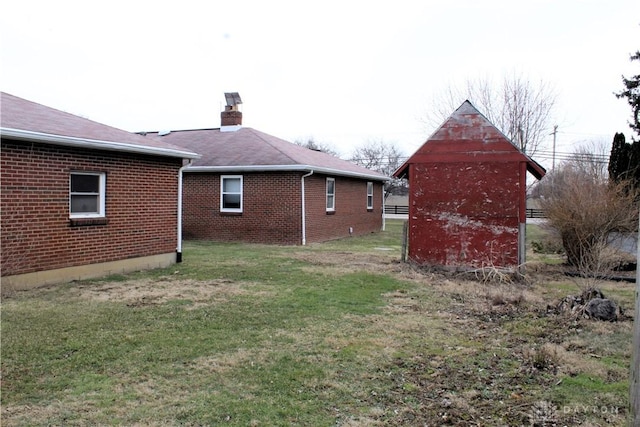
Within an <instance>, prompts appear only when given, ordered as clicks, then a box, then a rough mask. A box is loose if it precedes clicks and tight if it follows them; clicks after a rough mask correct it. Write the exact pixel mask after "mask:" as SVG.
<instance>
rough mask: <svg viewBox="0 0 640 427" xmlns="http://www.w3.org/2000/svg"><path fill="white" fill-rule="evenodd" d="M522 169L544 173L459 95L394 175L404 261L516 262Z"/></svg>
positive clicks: (521, 235)
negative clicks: (403, 220)
mask: <svg viewBox="0 0 640 427" xmlns="http://www.w3.org/2000/svg"><path fill="white" fill-rule="evenodd" d="M527 171H529V172H530V173H531V174H532V175H533V176H534V177H535V178H537V179H541V178H542V177H543V176H544V174H545V170H544V168H542V166H540V165H539V164H538V163H536V162H535V161H533V160H532V159H531V158H530V157H528V156H527V155H525V154H524V153H523V152H522V151H520V149H518V148H517V147H516V146H515V145H514V144H513V143H512V142H511V141H510V140H509V138H507V137H506V136H505V135H504V134H503V133H502V132H500V131H499V130H498V129H497V128H496V127H495V126H494V125H493V124H492V123H491V122H490V121H489V120H488V119H487V118H486V117H485V116H484V115H482V114H481V113H480V112H479V111H478V110H477V109H476V108H475V107H474V106H473V105H472V104H471V103H470V102H469V101H465V102H464V103H463V104H462V105H461V106H460V107H459V108H458V109H457V110H456V111H455V112H454V113H453V114H452V115H451V116H450V117H449V118H448V119H447V120H446V121H445V122H444V123H443V124H442V125H441V126H440V127H439V128H438V129H437V130H436V131H435V133H434V134H433V135H432V136H431V137H430V138H429V139H428V140H427V141H426V142H425V143H424V144H423V145H422V147H420V148H419V149H418V151H416V152H415V153H414V154H413V155H412V156H411V157H410V158H409V159H408V160H407V161H406V162H405V163H404V164H403V165H402V166H401V167H400V168H399V169H398V170H397V171H396V172H395V174H394V176H396V177H400V178H402V177H404V178H407V179H408V180H409V232H408V245H409V250H408V258H409V260H411V261H412V262H415V263H417V264H422V265H433V266H445V267H448V268H454V269H458V268H460V269H465V268H479V267H500V268H513V267H517V266H519V265H522V264H523V263H524V260H525V245H524V241H525V240H524V239H525V225H526V174H527Z"/></svg>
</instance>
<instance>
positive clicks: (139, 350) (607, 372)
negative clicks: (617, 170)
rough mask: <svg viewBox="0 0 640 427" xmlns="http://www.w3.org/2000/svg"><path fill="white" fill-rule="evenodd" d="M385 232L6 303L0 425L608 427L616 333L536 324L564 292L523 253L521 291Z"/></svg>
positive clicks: (554, 321) (622, 402) (396, 232)
mask: <svg viewBox="0 0 640 427" xmlns="http://www.w3.org/2000/svg"><path fill="white" fill-rule="evenodd" d="M401 229H402V223H401V221H397V220H396V221H394V220H390V221H388V222H387V231H385V232H382V233H378V234H372V235H367V236H363V237H353V238H347V239H342V240H337V241H333V242H328V243H324V244H312V245H309V246H306V247H281V246H265V245H249V244H229V243H211V242H187V243H186V244H185V246H184V262H183V263H182V264H179V265H175V266H172V267H171V268H167V269H161V270H154V271H150V272H139V273H135V274H131V275H121V276H112V277H108V278H105V279H102V280H91V281H83V282H74V283H69V284H65V285H59V286H54V287H48V288H43V289H36V290H31V291H24V292H16V293H13V294H11V295H7V296H5V297H4V298H3V300H2V313H1V314H2V324H1V327H2V330H1V333H2V347H1V357H2V359H1V368H2V389H1V391H2V400H1V403H2V418H1V421H2V425H3V426H16V425H139V426H142V425H156V426H160V425H162V426H164V425H225V426H227V425H229V426H278V425H282V426H285V425H286V426H289V425H304V426H335V425H341V426H386V425H447V424H448V425H465V426H466V425H482V426H494V425H495V426H503V425H509V426H511V425H532V423H533V422H538V423H539V424H538V425H553V424H551V422H556V423H557V425H603V424H609V425H625V421H626V418H627V407H628V394H629V391H628V386H629V381H628V380H629V366H630V358H631V334H632V322H631V321H624V322H616V323H605V322H594V321H590V320H586V319H581V318H577V319H576V318H572V317H571V316H568V315H558V314H555V313H553V312H551V311H549V310H548V309H547V307H548V306H549V305H552V306H553V305H555V304H556V303H557V302H558V301H559V300H560V299H561V298H562V297H564V296H567V295H569V294H578V293H580V287H581V284H580V283H579V282H575V281H573V280H575V279H569V278H567V277H565V276H563V275H561V274H559V273H558V268H559V267H558V266H557V265H550V264H549V263H548V262H546V261H545V260H544V259H541V258H537V259H536V258H535V255H531V256H530V259H532V262H531V265H530V267H529V270H528V271H529V273H528V279H529V280H528V281H527V283H480V282H478V281H474V280H470V279H469V278H468V277H463V276H456V275H452V274H448V275H444V274H439V273H436V272H429V271H420V270H418V269H416V268H412V267H411V266H410V265H407V264H402V263H400V262H399V258H400V240H401ZM532 233H533V234H535V235H536V236H539V234H536V233H539V230H534V231H533V232H532ZM599 285H600V287H601V289H602V290H603V292H604V293H605V294H606V295H607V296H609V297H611V298H612V299H614V300H616V301H617V302H619V303H620V304H621V306H622V307H623V308H624V309H625V310H626V311H627V312H629V313H632V312H633V306H634V301H633V298H634V292H633V290H634V286H635V285H633V284H628V283H617V282H601V283H600V284H599ZM542 422H548V424H542Z"/></svg>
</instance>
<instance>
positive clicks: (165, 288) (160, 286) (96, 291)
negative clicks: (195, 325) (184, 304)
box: [75, 277, 255, 308]
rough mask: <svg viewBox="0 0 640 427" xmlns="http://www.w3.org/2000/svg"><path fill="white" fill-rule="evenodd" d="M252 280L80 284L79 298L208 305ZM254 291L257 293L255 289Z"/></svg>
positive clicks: (239, 290) (138, 303)
mask: <svg viewBox="0 0 640 427" xmlns="http://www.w3.org/2000/svg"><path fill="white" fill-rule="evenodd" d="M249 287H250V284H249V283H243V282H235V281H233V280H226V279H217V280H208V281H198V280H191V279H175V278H172V277H168V278H160V279H138V280H131V281H129V280H127V281H124V282H106V283H102V284H95V283H92V284H79V285H77V286H76V287H75V289H76V292H77V296H78V297H79V298H84V299H90V300H94V301H113V302H124V303H126V304H127V305H129V306H132V307H135V306H146V305H159V304H165V303H167V302H169V301H176V300H185V301H189V302H190V303H191V304H190V305H189V308H195V307H199V306H201V305H204V304H211V303H216V302H217V303H222V302H225V301H227V299H228V298H229V297H232V296H236V295H243V294H246V293H248V288H249ZM252 294H255V292H254V291H252Z"/></svg>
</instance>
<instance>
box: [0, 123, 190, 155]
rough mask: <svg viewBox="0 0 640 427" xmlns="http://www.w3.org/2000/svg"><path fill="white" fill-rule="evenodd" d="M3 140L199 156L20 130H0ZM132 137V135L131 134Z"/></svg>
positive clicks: (142, 152)
mask: <svg viewBox="0 0 640 427" xmlns="http://www.w3.org/2000/svg"><path fill="white" fill-rule="evenodd" d="M0 135H2V137H3V138H11V139H16V140H20V141H31V142H42V143H46V144H54V145H64V146H67V147H80V148H92V149H96V150H107V151H125V152H129V153H138V154H150V155H155V156H167V157H180V158H183V159H197V158H199V157H200V155H198V154H196V153H194V152H191V151H182V150H178V149H175V150H174V149H171V148H161V147H150V146H146V145H138V144H128V143H124V142H113V141H102V140H99V139H87V138H77V137H74V136H61V135H53V134H49V133H42V132H33V131H28V130H22V129H12V128H4V127H3V128H0ZM132 135H133V134H132Z"/></svg>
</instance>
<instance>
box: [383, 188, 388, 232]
mask: <svg viewBox="0 0 640 427" xmlns="http://www.w3.org/2000/svg"><path fill="white" fill-rule="evenodd" d="M386 201H387V200H386V198H385V197H384V184H383V185H382V231H386V228H387V220H386V218H385V215H384V203H385V202H386Z"/></svg>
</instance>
